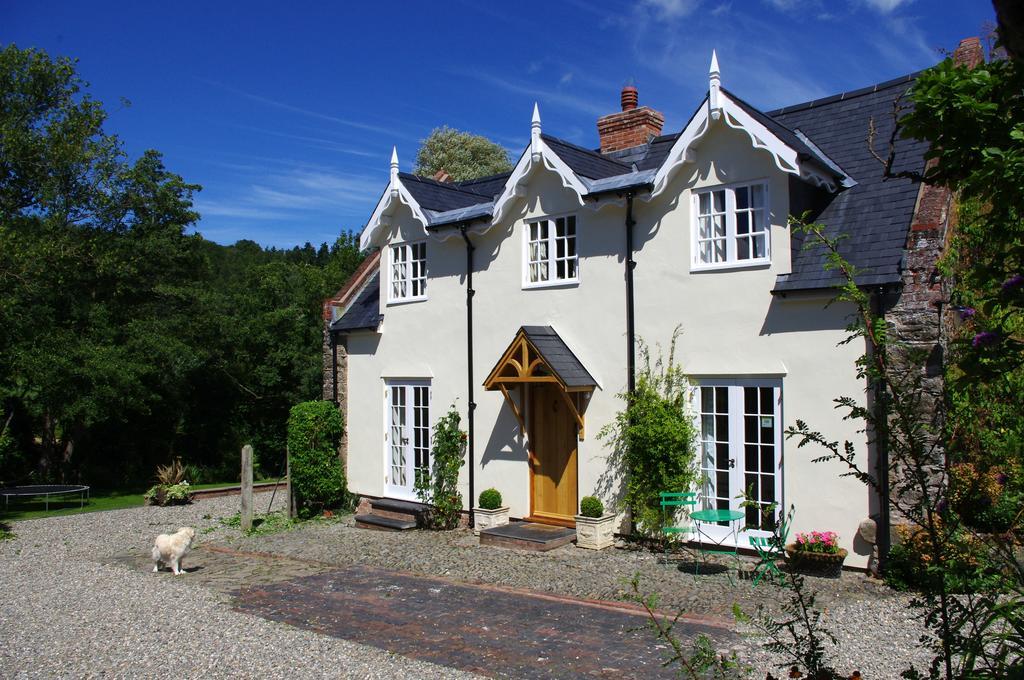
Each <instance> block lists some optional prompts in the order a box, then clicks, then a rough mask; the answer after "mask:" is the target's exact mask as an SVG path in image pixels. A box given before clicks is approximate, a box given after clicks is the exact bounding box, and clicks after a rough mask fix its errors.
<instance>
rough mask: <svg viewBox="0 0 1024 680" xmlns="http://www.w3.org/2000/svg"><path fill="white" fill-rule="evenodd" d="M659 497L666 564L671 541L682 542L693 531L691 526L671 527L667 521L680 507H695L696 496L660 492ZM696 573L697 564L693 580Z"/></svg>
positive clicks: (693, 494)
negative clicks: (679, 539) (680, 539)
mask: <svg viewBox="0 0 1024 680" xmlns="http://www.w3.org/2000/svg"><path fill="white" fill-rule="evenodd" d="M659 496H660V498H661V518H662V527H661V533H662V537H663V543H664V547H665V561H666V562H668V546H669V544H670V543H671V542H672V541H671V539H672V538H682V539H683V540H686V539H688V538H689V536H690V535H691V534H693V531H694V529H693V525H692V524H689V525H673V524H670V523H669V519H670V518H671V517H672V516H673V515H675V513H676V511H677V510H678V509H679V508H681V507H683V508H695V507H697V494H696V493H695V492H693V491H662V492H661V493H660V494H659ZM698 573H700V565H699V563H698V564H697V568H696V570H695V571H694V577H695V578H696V575H697V574H698Z"/></svg>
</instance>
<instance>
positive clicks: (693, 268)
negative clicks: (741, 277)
mask: <svg viewBox="0 0 1024 680" xmlns="http://www.w3.org/2000/svg"><path fill="white" fill-rule="evenodd" d="M771 266H772V261H771V260H770V259H765V260H744V261H742V262H722V263H718V264H691V265H690V273H691V274H702V273H704V272H719V271H731V270H736V269H768V268H769V267H771Z"/></svg>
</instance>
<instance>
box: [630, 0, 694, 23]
mask: <svg viewBox="0 0 1024 680" xmlns="http://www.w3.org/2000/svg"><path fill="white" fill-rule="evenodd" d="M699 4H700V1H699V0H643V2H642V6H643V7H646V8H648V9H651V10H653V11H654V13H655V14H657V15H658V18H659V19H679V18H681V17H685V16H687V15H688V14H690V13H692V12H693V10H695V9H697V5H699Z"/></svg>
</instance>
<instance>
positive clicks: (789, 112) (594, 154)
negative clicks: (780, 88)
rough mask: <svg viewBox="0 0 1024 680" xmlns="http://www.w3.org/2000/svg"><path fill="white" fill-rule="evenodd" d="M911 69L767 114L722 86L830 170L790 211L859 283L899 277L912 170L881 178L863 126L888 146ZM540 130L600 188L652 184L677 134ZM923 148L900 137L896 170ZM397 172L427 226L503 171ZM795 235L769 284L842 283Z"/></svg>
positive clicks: (477, 213)
mask: <svg viewBox="0 0 1024 680" xmlns="http://www.w3.org/2000/svg"><path fill="white" fill-rule="evenodd" d="M915 77H916V74H910V75H908V76H904V77H902V78H897V79H895V80H890V81H887V82H884V83H880V84H878V85H873V86H871V87H867V88H863V89H860V90H855V91H852V92H846V93H843V94H839V95H835V96H832V97H827V98H824V99H819V100H815V101H811V102H806V103H804V104H797V105H795V106H789V107H785V108H781V109H777V110H775V111H770V112H767V113H765V112H761V111H758V110H757V109H756V108H754V107H753V106H751V105H750V104H748V103H747V102H745V101H743V100H742V99H740V98H739V97H737V96H736V95H734V94H732V93H731V92H728V91H727V90H724V91H725V92H726V94H727V95H728V96H729V97H730V98H731V99H732V100H733V101H735V102H736V104H737V105H738V106H739V107H740V108H742V109H743V110H744V111H745V112H746V113H747V114H748V115H750V116H751V117H753V118H754V119H755V120H757V121H758V122H760V123H761V124H762V125H764V126H765V127H766V128H768V129H769V130H770V131H771V132H772V133H773V134H775V135H776V136H777V137H779V139H781V140H782V141H783V142H784V143H785V144H786V145H788V146H789V147H790V148H792V149H794V150H795V151H796V152H797V154H798V155H799V156H800V158H801V159H802V160H804V161H808V160H809V161H811V162H812V163H813V164H814V165H816V166H818V168H819V170H820V171H821V172H823V173H824V174H826V175H830V176H833V177H835V179H836V180H837V184H838V185H839V186H840V187H842V190H840V191H839V192H838V193H835V194H829V193H827V192H825V191H824V190H821V189H816V188H813V187H810V186H809V185H807V184H805V183H803V182H800V181H794V178H791V179H790V187H791V191H790V212H791V213H792V214H795V215H799V214H802V213H803V211H804V210H805V209H810V210H811V211H812V212H811V218H812V219H813V220H814V221H817V222H820V223H823V224H825V225H826V227H827V230H826V233H828V234H829V235H830V236H837V235H840V234H842V235H844V236H845V238H844V240H843V241H842V243H841V246H840V252H841V253H842V254H843V255H844V256H845V257H846V258H847V259H848V260H849V261H850V262H851V263H852V264H853V265H854V266H855V267H857V268H858V269H860V270H861V271H862V272H863V273H862V274H861V275H860V276H859V277H858V282H859V283H861V284H862V285H877V284H883V283H895V282H898V281H899V280H900V268H901V265H902V259H903V256H904V245H905V242H906V236H907V232H908V230H909V228H910V222H911V220H912V219H913V213H914V207H915V203H916V200H917V191H918V185H917V183H916V182H913V181H911V180H908V179H898V180H895V179H890V180H886V179H884V178H883V177H882V168H881V165H880V164H879V163H878V161H877V160H876V159H874V158H873V157H872V156H871V154H870V153H869V151H868V148H867V131H868V124H869V121H870V120H871V119H874V121H875V126H876V129H877V145H878V147H879V152H880V153H884V152H885V151H886V149H884V148H883V147H884V146H885V144H886V143H887V141H888V138H889V135H890V133H891V131H892V126H893V124H894V121H893V118H892V105H893V101H894V99H895V98H897V97H899V96H901V95H903V94H904V93H906V91H907V90H908V89H909V88H910V86H911V85H912V84H913V82H914V79H915ZM700 106H704V103H703V102H702V103H701V105H700ZM700 106H698V107H697V109H695V112H694V114H693V115H696V112H697V111H699V110H700ZM692 117H693V116H691V120H692ZM684 127H685V126H684ZM541 136H542V138H543V139H544V141H545V143H546V144H547V145H548V146H549V147H550V148H551V149H552V150H553V151H554V152H555V153H556V154H557V155H558V157H559V158H561V159H562V160H563V161H564V162H565V163H566V165H568V166H569V167H570V168H571V169H572V170H573V172H575V173H576V174H577V175H578V176H579V177H580V178H581V180H582V181H583V183H584V184H585V185H586V186H587V188H588V190H589V192H590V193H592V194H596V193H600V192H610V191H622V190H623V189H626V188H631V187H639V186H644V185H649V184H650V182H651V181H652V179H653V177H654V174H655V173H656V171H657V170H658V169H659V168H660V167H661V165H662V164H663V163H664V162H665V159H666V157H667V156H668V153H669V151H670V150H671V148H672V145H673V144H674V143H675V142H676V140H677V139H678V137H679V133H676V134H668V135H662V136H660V137H655V138H654V139H652V140H651V141H650V142H649V143H647V144H643V145H640V146H636V147H633V148H631V149H623V150H621V151H615V152H611V153H607V154H602V153H601V152H600V151H599V150H592V149H585V148H583V147H581V146H577V145H575V144H571V143H569V142H567V141H565V140H562V139H558V138H557V137H552V136H551V135H546V134H543V135H541ZM926 150H927V145H926V144H925V143H922V142H917V141H915V140H905V139H900V140H898V141H897V143H896V155H897V159H898V161H897V164H896V165H897V167H896V168H895V169H896V170H897V171H899V170H916V171H920V170H921V169H923V167H924V153H925V151H926ZM399 176H400V177H401V179H402V182H403V184H404V186H405V187H406V188H407V189H408V191H409V192H410V193H411V194H412V195H413V197H414V198H415V199H416V201H417V202H418V203H419V205H420V207H421V208H423V210H424V212H425V213H426V217H427V220H428V222H429V225H430V227H429V228H431V229H433V228H436V227H441V226H448V225H451V224H457V223H460V222H465V221H468V220H472V219H481V218H487V217H490V215H491V214H492V210H493V204H494V201H495V199H496V198H497V196H498V194H499V193H500V192H501V191H502V189H503V188H504V186H505V183H506V182H507V180H508V177H509V173H503V174H499V175H493V176H490V177H483V178H480V179H475V180H468V181H463V182H448V183H441V182H437V181H434V180H432V179H428V178H425V177H418V176H416V175H411V174H409V173H399ZM791 243H792V246H791V247H792V272H791V273H789V274H783V275H780V276H779V277H778V279H777V281H776V286H775V291H777V292H785V291H793V290H813V289H819V288H828V287H831V286H833V285H835V284H836V283H838V282H839V277H837V276H834V275H832V274H830V273H828V272H825V271H824V269H823V265H824V253H823V252H822V251H821V249H820V248H819V249H817V250H804V249H803V247H802V246H803V238H802V237H800V236H799V235H794V238H793V239H792V240H791Z"/></svg>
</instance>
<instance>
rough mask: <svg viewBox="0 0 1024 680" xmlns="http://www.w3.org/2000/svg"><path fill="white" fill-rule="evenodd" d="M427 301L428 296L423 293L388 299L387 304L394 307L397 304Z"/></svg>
mask: <svg viewBox="0 0 1024 680" xmlns="http://www.w3.org/2000/svg"><path fill="white" fill-rule="evenodd" d="M426 301H427V296H426V295H423V296H421V297H414V298H400V299H398V300H388V301H387V306H388V307H393V306H395V305H408V304H411V303H413V302H426Z"/></svg>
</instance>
